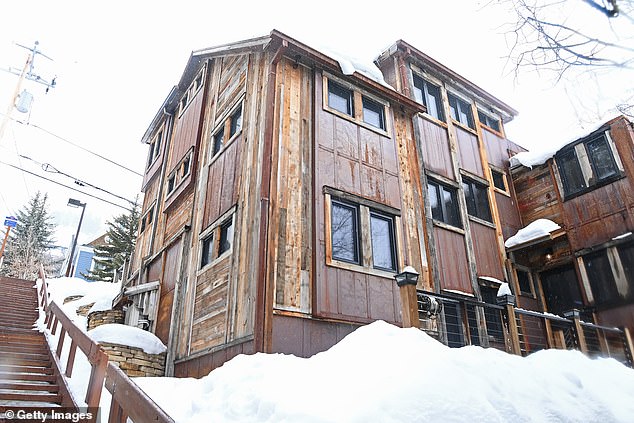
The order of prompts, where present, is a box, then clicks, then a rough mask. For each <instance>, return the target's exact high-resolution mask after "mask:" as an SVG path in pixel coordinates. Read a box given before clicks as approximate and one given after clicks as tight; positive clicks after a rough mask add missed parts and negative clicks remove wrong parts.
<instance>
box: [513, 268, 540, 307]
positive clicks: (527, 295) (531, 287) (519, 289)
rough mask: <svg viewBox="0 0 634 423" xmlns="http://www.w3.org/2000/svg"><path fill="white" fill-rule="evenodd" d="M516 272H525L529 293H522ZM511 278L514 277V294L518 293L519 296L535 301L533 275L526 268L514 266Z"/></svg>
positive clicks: (535, 293)
mask: <svg viewBox="0 0 634 423" xmlns="http://www.w3.org/2000/svg"><path fill="white" fill-rule="evenodd" d="M518 271H520V272H525V273H526V274H527V275H528V283H529V285H530V289H531V292H526V291H522V288H521V286H520V278H519V275H518ZM513 276H514V277H515V288H516V289H515V292H517V293H519V295H520V296H522V297H527V298H533V299H537V292H536V290H535V282H536V281H535V278H533V273H532V272H531V270H530V269H529V268H528V267H525V266H520V265H518V264H515V265H514V269H513Z"/></svg>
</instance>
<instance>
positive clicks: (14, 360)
mask: <svg viewBox="0 0 634 423" xmlns="http://www.w3.org/2000/svg"><path fill="white" fill-rule="evenodd" d="M11 364H12V365H14V366H31V367H49V366H50V365H51V360H50V359H45V360H38V359H30V358H23V357H11Z"/></svg>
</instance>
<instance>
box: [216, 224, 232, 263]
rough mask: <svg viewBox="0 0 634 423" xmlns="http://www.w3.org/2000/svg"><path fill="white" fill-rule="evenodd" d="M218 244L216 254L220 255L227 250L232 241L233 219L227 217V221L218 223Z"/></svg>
mask: <svg viewBox="0 0 634 423" xmlns="http://www.w3.org/2000/svg"><path fill="white" fill-rule="evenodd" d="M219 241H220V242H219V246H218V255H221V254H222V253H224V252H225V251H229V249H230V248H231V244H232V242H233V219H229V220H228V221H227V222H225V223H223V224H222V225H220V238H219Z"/></svg>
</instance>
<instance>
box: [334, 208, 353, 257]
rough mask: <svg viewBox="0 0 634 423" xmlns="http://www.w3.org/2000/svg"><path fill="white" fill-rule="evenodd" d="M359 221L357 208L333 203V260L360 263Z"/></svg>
mask: <svg viewBox="0 0 634 423" xmlns="http://www.w3.org/2000/svg"><path fill="white" fill-rule="evenodd" d="M358 220H359V218H358V209H357V207H354V206H350V205H347V204H344V203H340V202H337V201H333V202H332V217H331V233H332V238H331V239H332V258H334V259H337V260H342V261H347V262H350V263H359V239H358V238H359V237H358V230H357V221H358Z"/></svg>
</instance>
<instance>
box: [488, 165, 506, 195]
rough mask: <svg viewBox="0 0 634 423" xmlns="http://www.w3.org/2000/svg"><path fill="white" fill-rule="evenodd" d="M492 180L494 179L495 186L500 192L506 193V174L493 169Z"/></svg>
mask: <svg viewBox="0 0 634 423" xmlns="http://www.w3.org/2000/svg"><path fill="white" fill-rule="evenodd" d="M491 178H492V179H493V186H494V187H496V188H497V189H499V190H502V191H506V183H505V182H504V174H503V173H502V172H498V171H497V170H494V169H491Z"/></svg>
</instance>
